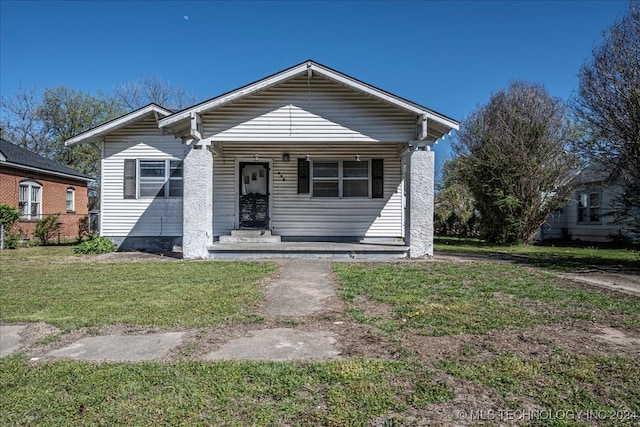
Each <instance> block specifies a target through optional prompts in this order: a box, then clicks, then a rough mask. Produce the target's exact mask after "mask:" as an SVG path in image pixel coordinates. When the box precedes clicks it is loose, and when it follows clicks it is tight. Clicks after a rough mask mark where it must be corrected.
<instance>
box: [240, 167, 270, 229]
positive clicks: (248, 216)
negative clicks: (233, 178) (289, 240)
mask: <svg viewBox="0 0 640 427" xmlns="http://www.w3.org/2000/svg"><path fill="white" fill-rule="evenodd" d="M238 175H239V177H238V178H239V186H238V188H239V197H238V200H239V204H240V205H239V212H240V217H239V224H238V225H239V227H240V228H245V229H247V228H249V229H251V228H263V229H266V228H269V164H268V163H254V162H251V163H240V167H239V174H238Z"/></svg>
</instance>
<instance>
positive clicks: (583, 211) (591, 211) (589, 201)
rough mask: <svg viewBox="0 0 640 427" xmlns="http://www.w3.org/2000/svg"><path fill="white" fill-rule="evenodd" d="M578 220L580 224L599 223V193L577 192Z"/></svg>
mask: <svg viewBox="0 0 640 427" xmlns="http://www.w3.org/2000/svg"><path fill="white" fill-rule="evenodd" d="M578 222H579V223H581V224H600V193H598V192H584V193H579V194H578Z"/></svg>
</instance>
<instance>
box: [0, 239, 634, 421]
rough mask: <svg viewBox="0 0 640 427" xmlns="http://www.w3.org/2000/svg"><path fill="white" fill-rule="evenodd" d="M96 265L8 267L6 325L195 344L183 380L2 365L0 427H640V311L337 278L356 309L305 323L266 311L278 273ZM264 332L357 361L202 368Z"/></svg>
mask: <svg viewBox="0 0 640 427" xmlns="http://www.w3.org/2000/svg"><path fill="white" fill-rule="evenodd" d="M580 257H586V255H580ZM100 259H102V258H100V257H91V256H89V257H87V256H83V257H77V256H73V255H72V253H71V248H64V247H63V248H32V249H20V250H16V251H4V252H2V253H0V278H1V280H0V309H1V311H0V320H1V321H2V322H3V323H13V322H36V321H38V322H46V323H49V324H52V325H55V326H58V327H60V328H62V329H63V332H62V333H61V334H58V338H60V336H62V338H64V336H65V335H66V334H67V333H70V332H71V333H70V334H69V335H70V336H71V335H74V334H79V335H82V334H85V335H87V334H93V333H100V331H99V330H98V328H99V327H100V326H109V325H117V324H122V323H126V324H133V325H140V326H142V327H143V328H142V329H144V327H150V328H155V329H159V330H162V329H163V328H168V329H171V328H177V327H180V328H198V333H197V334H193V338H190V339H191V340H192V341H191V342H189V343H184V346H185V347H184V348H185V351H184V352H181V353H180V355H178V356H176V357H174V358H173V359H171V360H173V361H172V362H141V363H86V362H75V361H67V360H54V361H49V360H35V359H33V360H31V359H30V357H32V356H33V355H34V354H35V355H37V356H40V355H42V354H45V352H44V351H42V350H43V349H45V350H46V351H48V349H49V348H50V347H47V346H53V347H55V346H56V345H57V342H56V341H55V340H51V339H48V338H51V336H49V337H45V338H44V339H39V340H38V341H35V342H32V343H31V344H30V345H31V346H32V347H30V348H27V349H25V350H24V352H23V353H22V354H16V355H13V356H9V357H6V358H3V359H1V360H0V408H2V409H3V410H2V411H0V425H8V426H10V425H16V426H17V425H41V426H49V425H69V426H71V425H203V426H208V425H226V426H244V425H291V426H360V425H374V426H402V425H406V426H411V425H430V424H435V425H464V426H471V425H478V424H480V425H495V424H500V425H539V426H547V425H557V426H582V425H595V426H608V425H621V426H631V425H637V423H638V421H640V393H639V391H638V390H640V382H639V381H640V380H639V379H640V354H639V353H638V351H637V348H638V346H639V345H640V298H638V297H635V296H631V295H627V294H621V293H616V292H613V291H608V290H601V289H596V288H590V287H587V286H582V285H579V284H576V283H574V282H571V281H570V280H568V279H563V278H558V277H556V276H554V275H551V274H549V273H545V272H544V271H540V270H539V269H536V268H531V267H523V266H519V265H515V264H507V263H491V262H486V261H485V262H464V263H455V262H431V261H430V262H424V261H418V262H399V263H335V264H333V271H334V273H335V277H336V280H337V288H336V289H337V292H338V296H339V297H340V299H341V301H342V302H341V303H338V302H335V301H334V302H333V303H332V304H331V308H330V309H329V310H328V311H327V312H326V313H321V314H317V315H313V316H307V317H302V318H299V319H298V318H296V319H293V320H292V319H279V318H273V317H269V316H268V315H265V314H264V313H262V312H261V309H260V301H261V299H262V298H263V296H264V290H265V287H264V284H265V283H266V281H267V280H268V279H269V277H270V275H271V274H272V273H273V272H274V271H275V269H276V268H277V266H276V265H274V264H270V263H245V262H183V261H175V260H173V261H136V262H125V261H119V262H115V261H110V262H104V261H101V262H93V261H95V260H100ZM87 260H90V261H92V262H86V261H87ZM292 262H295V261H292ZM341 304H344V309H345V310H346V313H345V312H342V311H341V309H340V308H341V307H342V306H341ZM338 310H340V311H338ZM263 317H264V319H263ZM259 319H263V320H262V322H263V325H260V326H256V328H258V329H259V328H261V327H263V328H271V327H291V328H302V329H304V330H320V331H322V330H325V331H333V332H342V335H341V334H340V333H337V334H336V339H337V340H338V341H339V342H338V343H337V345H342V346H343V347H342V348H348V349H349V353H348V354H345V355H344V358H343V359H339V360H332V361H326V362H290V363H285V362H240V361H222V362H206V361H202V360H199V359H198V355H199V354H202V353H198V352H195V351H194V352H191V351H192V350H193V349H195V348H196V347H198V346H199V345H201V344H203V340H205V338H202V337H205V336H208V335H207V333H210V332H211V331H220V335H216V336H218V337H220V336H222V337H223V338H222V339H224V337H226V339H229V337H241V336H246V334H247V326H246V325H243V324H244V323H248V322H255V321H257V320H259ZM220 326H222V327H221V328H220ZM83 327H91V328H86V329H84V330H85V332H82V329H81V330H80V331H79V330H78V328H83ZM345 331H348V332H345ZM52 333H53V332H52ZM56 333H57V332H56ZM358 334H360V335H358ZM196 335H197V336H196ZM54 338H55V337H54ZM382 347H384V348H385V349H387V348H392V351H390V352H389V353H384V354H388V355H389V356H386V357H387V358H386V359H380V358H379V357H380V354H381V353H380V352H379V351H378V349H379V348H382ZM34 349H35V350H34ZM30 352H31V353H30ZM38 352H40V353H38ZM193 355H195V356H193ZM45 359H46V357H45Z"/></svg>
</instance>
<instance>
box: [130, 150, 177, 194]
mask: <svg viewBox="0 0 640 427" xmlns="http://www.w3.org/2000/svg"><path fill="white" fill-rule="evenodd" d="M136 172H137V179H136ZM182 179H183V167H182V161H181V160H139V161H138V162H137V168H136V160H135V159H126V160H125V163H124V198H125V199H135V198H136V196H137V197H139V198H153V197H182ZM136 189H137V191H136Z"/></svg>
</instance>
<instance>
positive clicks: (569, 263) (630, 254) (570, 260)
mask: <svg viewBox="0 0 640 427" xmlns="http://www.w3.org/2000/svg"><path fill="white" fill-rule="evenodd" d="M434 249H435V251H436V253H437V252H445V253H464V254H473V255H483V256H490V257H495V256H498V257H500V256H508V257H518V258H522V261H527V262H530V263H533V264H536V265H540V266H544V267H549V268H554V269H567V268H571V269H575V268H576V265H579V264H583V265H586V266H606V267H617V268H640V252H638V250H634V249H630V248H626V249H624V248H612V247H610V246H608V245H604V244H602V245H589V246H578V245H566V244H564V245H561V246H552V245H513V246H507V245H494V244H491V243H487V242H484V241H480V240H478V239H457V238H448V237H436V238H435V247H434Z"/></svg>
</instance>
